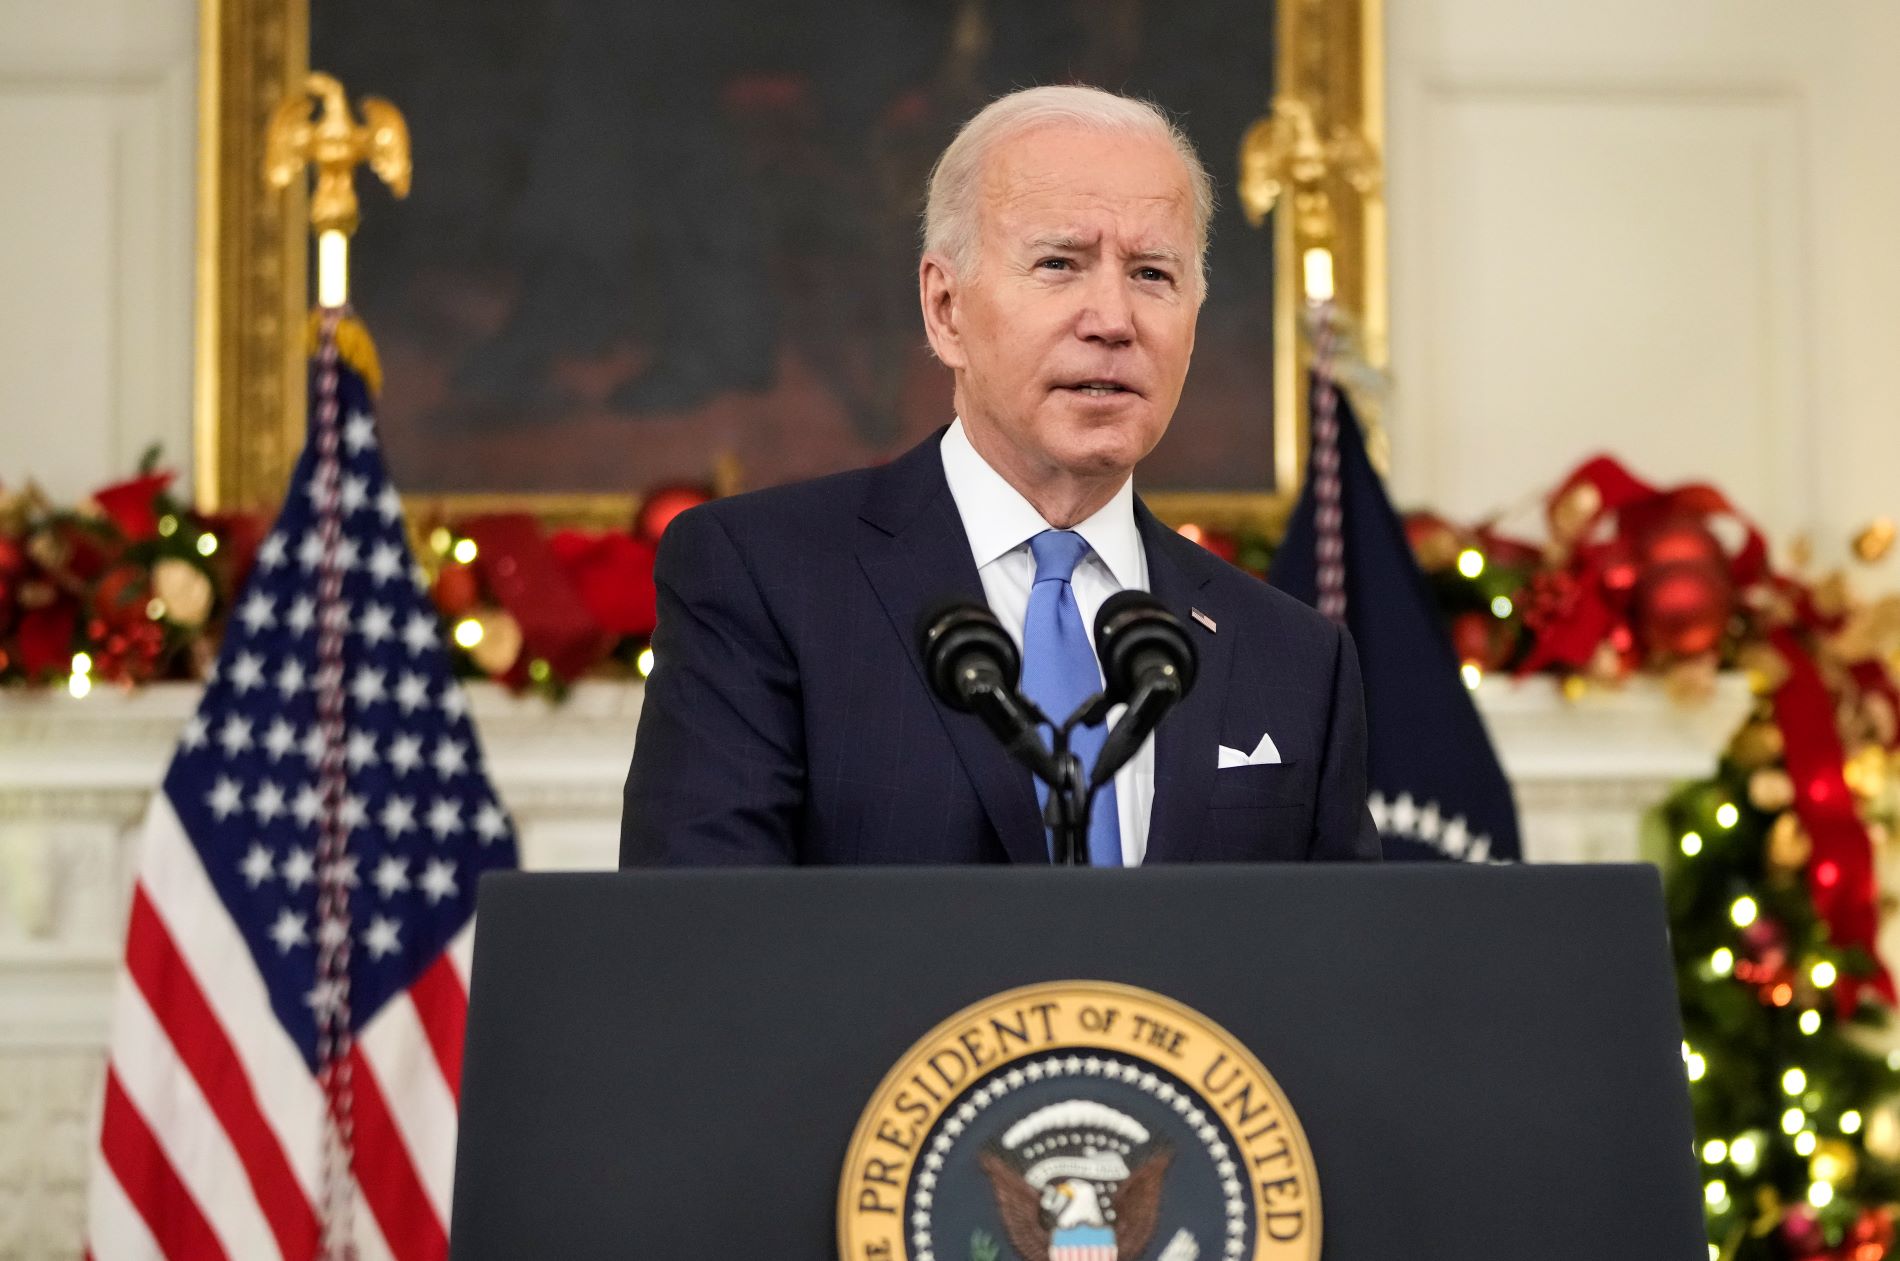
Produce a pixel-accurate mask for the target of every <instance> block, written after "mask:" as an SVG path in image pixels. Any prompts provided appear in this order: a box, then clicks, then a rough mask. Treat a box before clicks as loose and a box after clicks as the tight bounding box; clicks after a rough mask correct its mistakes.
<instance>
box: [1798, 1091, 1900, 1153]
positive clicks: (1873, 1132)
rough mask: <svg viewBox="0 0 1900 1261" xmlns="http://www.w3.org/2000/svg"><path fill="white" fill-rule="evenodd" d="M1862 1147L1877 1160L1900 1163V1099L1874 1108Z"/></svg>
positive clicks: (1884, 1102)
mask: <svg viewBox="0 0 1900 1261" xmlns="http://www.w3.org/2000/svg"><path fill="white" fill-rule="evenodd" d="M1860 1145H1861V1146H1862V1147H1864V1148H1865V1149H1866V1150H1867V1154H1868V1155H1869V1156H1872V1157H1873V1158H1874V1159H1875V1160H1884V1161H1887V1162H1888V1163H1893V1162H1895V1161H1900V1099H1886V1100H1883V1101H1882V1102H1881V1103H1879V1104H1878V1105H1876V1106H1875V1107H1874V1109H1873V1110H1872V1111H1871V1112H1870V1113H1869V1114H1868V1116H1867V1128H1866V1130H1865V1132H1864V1135H1863V1137H1862V1139H1861V1144H1860ZM1816 1150H1819V1149H1818V1148H1817V1149H1816Z"/></svg>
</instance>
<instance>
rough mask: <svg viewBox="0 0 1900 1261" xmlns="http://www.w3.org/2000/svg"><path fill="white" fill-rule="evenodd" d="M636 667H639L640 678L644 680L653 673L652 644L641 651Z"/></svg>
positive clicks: (635, 663)
mask: <svg viewBox="0 0 1900 1261" xmlns="http://www.w3.org/2000/svg"><path fill="white" fill-rule="evenodd" d="M634 665H635V666H636V667H638V669H639V671H640V677H641V678H643V679H644V678H647V677H648V676H650V675H651V674H652V673H653V646H652V645H651V644H649V645H647V646H646V647H645V648H642V649H641V650H640V656H639V658H638V659H637V660H636V661H635V662H634Z"/></svg>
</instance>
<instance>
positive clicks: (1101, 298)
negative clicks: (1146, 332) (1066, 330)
mask: <svg viewBox="0 0 1900 1261" xmlns="http://www.w3.org/2000/svg"><path fill="white" fill-rule="evenodd" d="M1075 333H1076V336H1078V337H1080V338H1081V339H1082V340H1083V341H1090V342H1100V343H1102V344H1103V345H1107V346H1124V345H1127V344H1128V343H1129V342H1132V341H1133V340H1135V308H1134V304H1133V303H1132V302H1130V301H1129V293H1128V287H1127V284H1126V278H1125V277H1123V276H1120V275H1117V274H1116V273H1115V272H1113V271H1109V270H1106V269H1103V270H1101V271H1098V272H1097V273H1096V274H1095V275H1094V276H1092V277H1091V278H1090V283H1089V285H1088V287H1087V289H1086V291H1085V292H1084V294H1083V307H1082V313H1081V316H1080V318H1079V319H1078V320H1077V322H1076V330H1075Z"/></svg>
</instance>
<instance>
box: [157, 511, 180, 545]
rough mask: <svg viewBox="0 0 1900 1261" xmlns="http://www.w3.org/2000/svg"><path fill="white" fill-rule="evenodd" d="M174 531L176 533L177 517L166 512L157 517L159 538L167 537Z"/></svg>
mask: <svg viewBox="0 0 1900 1261" xmlns="http://www.w3.org/2000/svg"><path fill="white" fill-rule="evenodd" d="M176 533H178V518H177V517H174V516H173V515H172V514H171V513H169V512H168V513H166V514H165V515H164V516H162V517H160V518H159V519H158V534H159V537H160V538H167V539H168V538H170V537H171V536H172V535H174V534H176Z"/></svg>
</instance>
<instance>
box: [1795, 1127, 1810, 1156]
mask: <svg viewBox="0 0 1900 1261" xmlns="http://www.w3.org/2000/svg"><path fill="white" fill-rule="evenodd" d="M1814 1141H1815V1140H1814V1131H1813V1130H1802V1131H1801V1132H1800V1133H1799V1134H1797V1135H1795V1136H1794V1150H1795V1155H1797V1156H1812V1155H1814Z"/></svg>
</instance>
